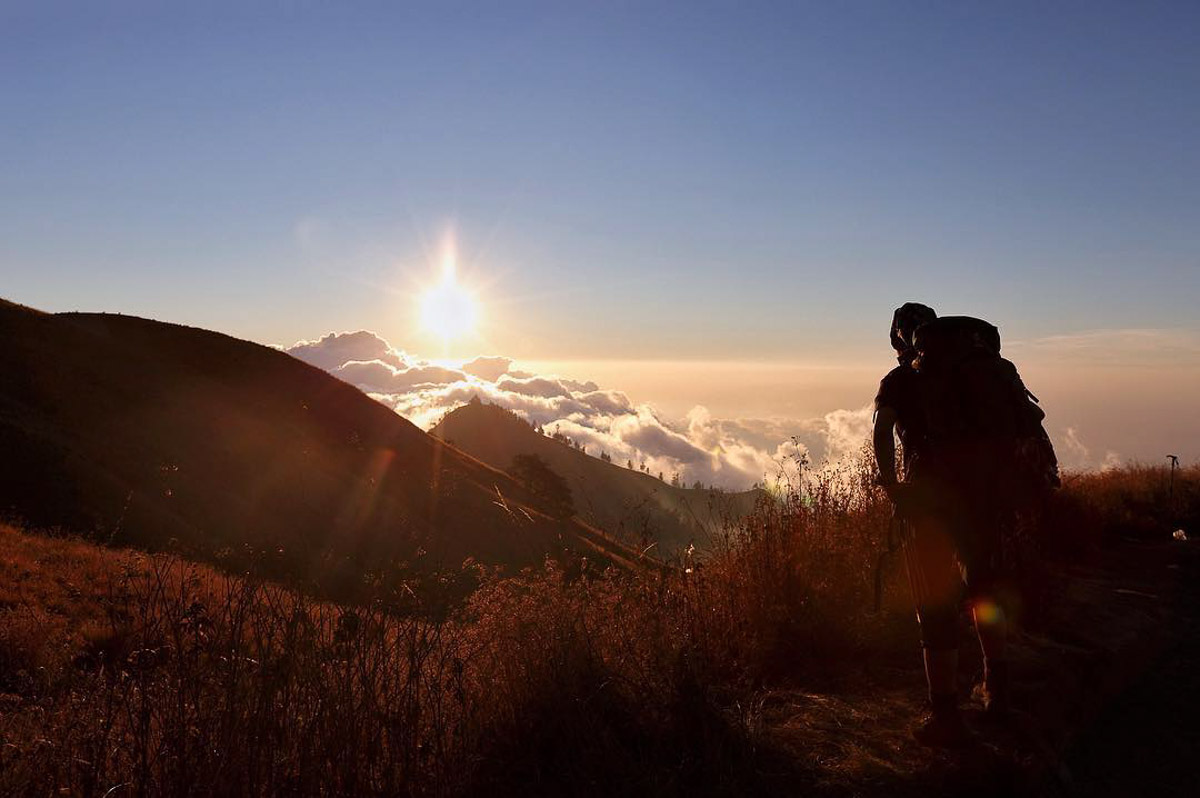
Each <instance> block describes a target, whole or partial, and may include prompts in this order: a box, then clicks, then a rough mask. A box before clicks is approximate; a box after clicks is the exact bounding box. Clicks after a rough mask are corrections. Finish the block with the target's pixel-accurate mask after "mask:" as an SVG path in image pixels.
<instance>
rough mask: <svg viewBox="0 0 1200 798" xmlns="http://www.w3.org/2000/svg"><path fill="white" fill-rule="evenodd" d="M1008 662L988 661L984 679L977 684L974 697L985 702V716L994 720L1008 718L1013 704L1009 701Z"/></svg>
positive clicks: (982, 702) (985, 666)
mask: <svg viewBox="0 0 1200 798" xmlns="http://www.w3.org/2000/svg"><path fill="white" fill-rule="evenodd" d="M1008 682H1009V680H1008V663H1007V662H1005V661H1003V660H1001V661H1000V662H987V663H985V665H984V677H983V681H982V682H981V683H979V684H977V685H976V686H975V690H974V691H973V694H974V697H975V698H977V699H978V700H979V702H980V703H981V704H983V716H984V717H985V718H987V719H988V720H992V721H1004V720H1007V719H1008V718H1009V716H1010V714H1011V710H1012V706H1011V704H1010V703H1009V689H1008Z"/></svg>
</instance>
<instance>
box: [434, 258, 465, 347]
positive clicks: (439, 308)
mask: <svg viewBox="0 0 1200 798" xmlns="http://www.w3.org/2000/svg"><path fill="white" fill-rule="evenodd" d="M478 319H479V305H478V303H477V302H476V301H475V297H474V296H472V295H471V293H470V292H469V291H467V290H466V289H464V288H463V287H462V286H460V285H459V284H458V282H457V280H456V279H455V267H454V258H453V256H449V255H448V256H447V257H446V259H445V261H444V262H443V264H442V280H441V282H440V283H438V284H437V285H435V286H433V287H432V288H430V289H429V290H427V291H426V292H425V293H424V294H422V295H421V326H422V327H423V328H424V329H425V330H426V331H427V332H430V333H432V334H434V335H436V336H438V337H439V338H441V339H442V340H443V341H447V342H448V341H452V340H454V339H456V338H460V337H462V336H463V335H467V334H468V333H471V332H474V330H475V324H476V322H477V321H478Z"/></svg>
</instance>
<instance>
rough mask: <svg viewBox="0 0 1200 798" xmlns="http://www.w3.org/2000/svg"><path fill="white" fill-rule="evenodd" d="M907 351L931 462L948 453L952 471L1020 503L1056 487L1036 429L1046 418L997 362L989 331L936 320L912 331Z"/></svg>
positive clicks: (962, 319) (1053, 463) (1013, 373)
mask: <svg viewBox="0 0 1200 798" xmlns="http://www.w3.org/2000/svg"><path fill="white" fill-rule="evenodd" d="M913 346H914V348H915V349H916V350H917V353H918V356H917V359H916V361H915V362H914V364H913V365H914V367H915V368H916V369H917V370H918V371H919V372H920V373H921V374H922V376H923V378H924V379H923V383H924V385H925V405H926V428H927V434H928V436H929V440H928V444H929V445H928V449H929V451H930V452H932V453H933V456H934V457H937V456H938V453H951V454H948V455H947V457H949V458H950V459H952V460H953V459H954V458H955V456H957V462H955V463H954V464H953V466H952V467H955V468H969V469H983V470H987V471H989V472H990V473H991V474H993V475H995V476H996V477H997V478H999V477H1003V478H1004V482H1006V483H1007V484H1008V487H1009V489H1010V490H1011V491H1012V492H1013V498H1014V499H1015V500H1017V501H1018V502H1021V503H1025V502H1028V501H1030V500H1032V499H1033V498H1034V497H1035V496H1036V495H1038V494H1042V493H1044V492H1046V491H1048V490H1050V489H1053V488H1056V487H1058V486H1059V484H1060V483H1059V477H1058V459H1057V457H1056V456H1055V454H1054V446H1053V444H1052V443H1051V442H1050V436H1049V435H1047V434H1046V430H1045V427H1044V426H1043V425H1042V422H1043V420H1044V419H1045V417H1046V414H1045V412H1044V411H1043V410H1042V408H1041V407H1039V406H1038V400H1037V397H1035V396H1034V395H1033V394H1032V393H1031V392H1030V391H1029V389H1028V388H1026V387H1025V383H1024V382H1022V380H1021V376H1020V374H1018V373H1017V368H1016V366H1014V365H1013V364H1012V363H1011V362H1010V361H1008V360H1006V359H1005V358H1003V357H1001V355H1000V331H999V330H998V329H996V327H995V326H994V325H992V324H989V323H988V322H986V321H983V320H982V319H976V318H971V317H969V316H943V317H941V318H938V319H935V320H933V321H930V322H927V323H925V324H923V325H921V326H920V327H918V328H917V329H916V332H915V333H914V335H913ZM964 453H965V455H964ZM972 460H974V461H975V462H971V461H972ZM981 460H986V461H987V462H980V461H981Z"/></svg>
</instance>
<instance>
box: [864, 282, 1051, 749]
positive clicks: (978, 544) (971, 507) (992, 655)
mask: <svg viewBox="0 0 1200 798" xmlns="http://www.w3.org/2000/svg"><path fill="white" fill-rule="evenodd" d="M889 338H890V340H891V343H892V347H893V349H894V350H895V351H896V357H897V360H898V361H899V364H898V365H897V366H896V368H894V369H892V371H891V372H889V373H888V374H887V376H885V377H884V378H883V380H882V381H881V382H880V385H879V393H878V395H877V396H876V397H875V427H874V446H875V459H876V462H877V464H878V467H879V474H880V477H879V482H880V485H881V486H882V487H883V488H884V490H885V491H886V492H887V494H888V497H889V498H890V499H891V500H892V503H893V505H894V506H895V511H896V516H897V518H898V519H899V520H900V523H901V524H902V525H903V527H904V528H905V529H906V534H905V560H906V563H907V565H908V571H909V582H910V585H911V587H912V591H913V598H914V602H915V604H916V607H917V617H918V620H919V622H920V627H921V643H922V647H923V650H924V660H925V675H926V678H927V680H928V687H929V702H930V705H931V710H932V712H931V714H930V716H929V717H928V719H927V720H926V721H925V722H924V723H923V724H922V725H921V726H920V727H919V728H918V729H917V730H916V732H915V736H916V738H917V739H918V740H920V741H921V742H924V743H926V744H930V745H938V746H953V745H957V744H960V743H962V742H965V741H966V740H967V739H968V737H969V732H968V730H967V728H966V726H965V724H964V723H963V720H962V716H961V714H960V712H959V708H958V696H957V677H958V631H959V623H958V617H959V607H960V604H961V601H962V598H963V596H964V594H965V596H966V597H967V598H969V599H970V602H971V609H972V613H973V615H974V620H975V629H976V633H977V635H978V638H979V643H980V646H981V648H982V650H983V659H984V681H983V684H982V685H981V686H980V687H979V688H977V690H978V692H979V695H980V698H981V699H982V700H983V703H984V706H985V714H986V715H987V716H988V717H990V718H1002V717H1003V716H1004V715H1005V714H1006V713H1007V711H1008V696H1009V684H1008V682H1009V678H1008V663H1007V659H1006V656H1005V639H1006V636H1007V625H1008V621H1007V618H1006V613H1005V609H1004V605H1005V602H1004V601H1003V600H1001V596H1000V595H999V594H1000V592H1001V588H1002V584H1001V582H1000V581H999V579H1000V577H1001V575H1002V569H1001V559H1002V557H1001V555H1002V551H1001V543H1002V533H1003V531H1004V529H1005V525H1006V524H1009V523H1011V521H1012V519H1013V518H1014V516H1015V511H1016V508H1017V506H1018V504H1019V503H1020V502H1021V501H1024V499H1025V497H1026V496H1028V495H1030V493H1031V492H1033V491H1035V490H1036V489H1037V487H1036V486H1035V485H1034V484H1033V483H1035V482H1036V483H1039V484H1041V483H1045V484H1052V483H1054V482H1056V481H1057V462H1055V461H1054V460H1053V449H1052V447H1050V443H1049V439H1048V438H1047V437H1046V436H1045V432H1044V430H1042V428H1041V420H1042V418H1043V417H1044V414H1043V413H1042V412H1041V410H1040V409H1038V408H1037V406H1036V404H1034V402H1035V401H1036V400H1033V401H1031V399H1032V398H1033V397H1032V394H1030V393H1029V392H1028V391H1027V390H1026V389H1025V386H1024V384H1023V383H1022V382H1021V380H1020V377H1019V376H1018V375H1017V372H1016V368H1015V367H1014V366H1013V365H1012V364H1011V363H1009V362H1008V361H1007V360H1004V359H1003V358H1001V357H1000V354H999V353H1000V336H999V332H998V331H997V330H996V328H995V327H993V326H992V325H990V324H988V323H987V322H984V321H981V320H979V319H972V318H968V317H945V318H941V319H939V318H938V317H937V314H936V313H935V312H934V311H933V309H932V308H929V307H927V306H925V305H922V304H919V303H915V302H909V303H907V304H905V305H903V306H902V307H900V308H898V309H897V310H896V311H895V313H894V314H893V318H892V326H891V329H890V330H889ZM893 430H895V432H896V433H897V434H898V436H899V438H900V443H901V449H902V460H903V463H902V465H903V476H904V479H903V481H901V480H900V479H899V478H898V476H897V473H896V465H895V444H894V439H893ZM1051 471H1052V473H1051ZM1029 475H1033V476H1029Z"/></svg>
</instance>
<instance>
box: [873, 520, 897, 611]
mask: <svg viewBox="0 0 1200 798" xmlns="http://www.w3.org/2000/svg"><path fill="white" fill-rule="evenodd" d="M903 524H904V521H903V520H901V519H900V518H897V517H896V515H895V514H893V515H892V517H891V518H889V519H888V526H887V538H886V539H887V548H886V549H884V550H883V551H881V552H880V553H879V557H878V558H876V560H875V614H876V615H878V614H879V612H880V610H882V609H883V571H884V568H885V566H886V565H887V561H888V559H890V558H891V557H892V556H894V555H895V554H896V546H897V543H899V544H900V545H903V541H902V540H900V539H901V538H902V537H903V535H904V530H903V526H902V525H903Z"/></svg>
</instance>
